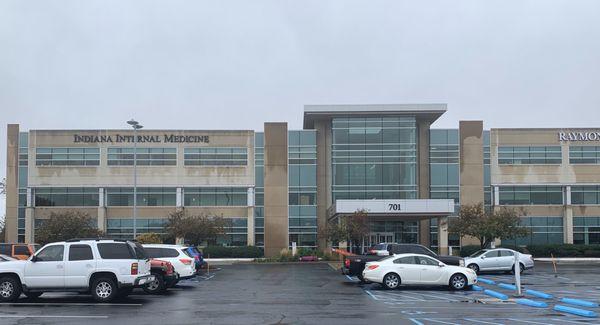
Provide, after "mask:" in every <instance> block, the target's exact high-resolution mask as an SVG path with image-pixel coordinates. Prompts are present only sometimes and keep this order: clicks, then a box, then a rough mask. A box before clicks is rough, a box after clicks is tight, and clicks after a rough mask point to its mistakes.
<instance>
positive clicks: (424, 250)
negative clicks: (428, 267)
mask: <svg viewBox="0 0 600 325" xmlns="http://www.w3.org/2000/svg"><path fill="white" fill-rule="evenodd" d="M414 252H415V253H417V254H423V255H428V256H435V254H434V253H433V252H432V251H430V250H428V249H427V248H425V247H421V246H415V248H414Z"/></svg>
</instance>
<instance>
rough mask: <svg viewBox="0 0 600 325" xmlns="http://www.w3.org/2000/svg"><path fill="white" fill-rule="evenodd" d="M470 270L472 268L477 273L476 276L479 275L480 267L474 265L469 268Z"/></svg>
mask: <svg viewBox="0 0 600 325" xmlns="http://www.w3.org/2000/svg"><path fill="white" fill-rule="evenodd" d="M467 267H468V268H470V269H471V270H473V271H475V273H476V274H479V265H477V264H475V263H472V264H469V266H467Z"/></svg>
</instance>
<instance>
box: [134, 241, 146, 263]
mask: <svg viewBox="0 0 600 325" xmlns="http://www.w3.org/2000/svg"><path fill="white" fill-rule="evenodd" d="M132 246H133V247H132V248H133V250H134V251H135V256H136V257H137V259H138V260H145V259H147V258H148V256H147V254H146V250H144V247H142V245H140V244H139V243H134V244H133V245H132Z"/></svg>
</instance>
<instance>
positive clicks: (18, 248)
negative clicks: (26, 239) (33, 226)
mask: <svg viewBox="0 0 600 325" xmlns="http://www.w3.org/2000/svg"><path fill="white" fill-rule="evenodd" d="M14 251H15V255H25V256H29V255H31V253H30V252H29V247H27V246H25V245H15V247H14ZM9 255H10V254H9Z"/></svg>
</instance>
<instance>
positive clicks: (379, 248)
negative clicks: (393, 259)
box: [370, 244, 387, 251]
mask: <svg viewBox="0 0 600 325" xmlns="http://www.w3.org/2000/svg"><path fill="white" fill-rule="evenodd" d="M386 246H387V245H385V244H377V245H373V246H371V248H370V250H374V251H383V250H386V249H387V247H386Z"/></svg>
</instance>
